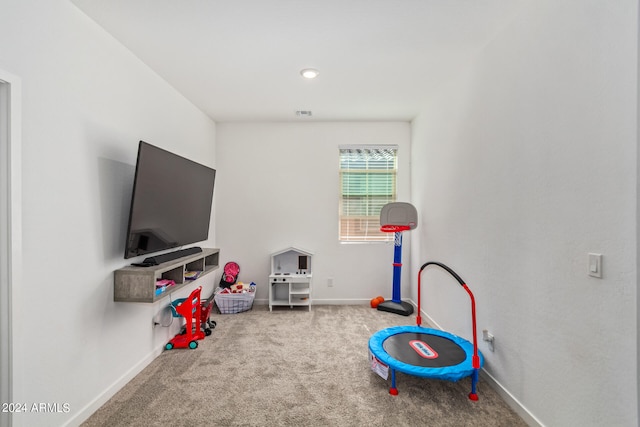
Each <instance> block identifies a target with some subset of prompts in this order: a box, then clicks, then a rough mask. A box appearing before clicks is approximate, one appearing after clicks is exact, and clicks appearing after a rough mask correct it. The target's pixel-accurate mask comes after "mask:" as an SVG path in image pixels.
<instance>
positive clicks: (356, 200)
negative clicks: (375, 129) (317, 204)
mask: <svg viewBox="0 0 640 427" xmlns="http://www.w3.org/2000/svg"><path fill="white" fill-rule="evenodd" d="M397 152H398V148H397V146H375V145H372V146H349V147H340V203H339V221H338V222H339V239H340V241H341V242H371V241H388V240H391V239H392V238H393V235H392V234H393V233H383V232H381V231H380V210H381V209H382V207H383V206H384V205H386V204H387V203H390V202H394V201H395V200H396V171H397V165H398V161H397Z"/></svg>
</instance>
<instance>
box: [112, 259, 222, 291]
mask: <svg viewBox="0 0 640 427" xmlns="http://www.w3.org/2000/svg"><path fill="white" fill-rule="evenodd" d="M219 255H220V249H213V248H203V249H202V252H199V253H197V254H193V255H188V256H184V257H182V258H177V259H175V260H172V261H168V262H165V263H162V264H158V265H154V266H150V267H136V266H133V265H130V266H127V267H124V268H121V269H119V270H116V271H115V273H114V278H113V281H114V283H113V300H114V301H122V302H156V301H159V300H161V299H163V298H165V297H167V296H168V295H169V294H170V293H171V292H175V291H177V290H178V289H181V288H183V287H185V286H188V285H190V284H193V283H195V282H197V281H198V280H200V279H201V278H202V277H204V276H206V275H208V274H212V273H214V272H215V270H216V269H217V268H218V267H219ZM187 271H201V273H200V275H199V276H198V278H197V279H195V280H190V279H186V278H185V273H186V272H187ZM160 279H167V280H173V281H174V282H175V285H174V286H170V287H168V288H166V290H165V291H164V292H161V293H158V294H157V293H156V281H157V280H160Z"/></svg>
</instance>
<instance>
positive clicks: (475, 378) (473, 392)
mask: <svg viewBox="0 0 640 427" xmlns="http://www.w3.org/2000/svg"><path fill="white" fill-rule="evenodd" d="M477 384H478V369H474V370H473V375H472V376H471V393H469V399H471V400H478V393H476V385H477Z"/></svg>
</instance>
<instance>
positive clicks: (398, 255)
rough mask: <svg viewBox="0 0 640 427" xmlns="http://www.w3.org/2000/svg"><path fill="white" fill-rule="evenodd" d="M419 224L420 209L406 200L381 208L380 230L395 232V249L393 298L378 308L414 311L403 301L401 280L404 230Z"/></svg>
mask: <svg viewBox="0 0 640 427" xmlns="http://www.w3.org/2000/svg"><path fill="white" fill-rule="evenodd" d="M417 226H418V211H416V208H415V207H414V206H413V205H412V204H410V203H405V202H394V203H388V204H386V205H384V206H383V207H382V209H381V210H380V231H382V232H384V233H395V239H394V251H393V295H392V298H391V300H386V301H384V302H382V303H380V304H378V310H381V311H388V312H391V313H396V314H401V315H403V316H408V315H410V314H412V313H413V305H411V304H410V303H408V302H406V301H402V299H401V297H400V293H401V290H400V280H401V272H402V232H403V231H408V230H413V229H414V228H416V227H417Z"/></svg>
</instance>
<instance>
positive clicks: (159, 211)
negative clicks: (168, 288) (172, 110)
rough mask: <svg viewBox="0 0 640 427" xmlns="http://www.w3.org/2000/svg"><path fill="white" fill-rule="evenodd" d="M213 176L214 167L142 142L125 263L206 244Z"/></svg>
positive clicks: (194, 249)
mask: <svg viewBox="0 0 640 427" xmlns="http://www.w3.org/2000/svg"><path fill="white" fill-rule="evenodd" d="M215 178H216V170H215V169H212V168H210V167H207V166H205V165H202V164H200V163H196V162H194V161H192V160H189V159H186V158H184V157H181V156H179V155H177V154H174V153H171V152H169V151H166V150H163V149H162V148H159V147H156V146H154V145H151V144H149V143H147V142H144V141H140V143H139V145H138V159H137V162H136V172H135V178H134V182H133V193H132V195H131V210H130V212H129V225H128V227H127V238H126V248H125V253H124V257H125V259H127V258H133V257H136V256H140V255H146V254H153V253H156V252H160V251H164V250H167V249H172V248H178V247H181V246H184V245H189V244H192V243H196V242H201V241H203V240H207V239H208V238H209V223H210V221H211V208H212V201H213V188H214V183H215ZM184 251H188V250H187V249H185V250H184ZM199 251H201V249H200V248H192V251H191V253H194V252H199ZM163 255H165V254H162V255H160V257H162V256H163ZM169 259H172V258H171V256H170V255H168V256H167V257H165V258H162V262H164V261H168V260H169ZM157 263H158V262H155V260H154V257H151V258H148V259H145V260H144V262H143V263H142V264H150V265H153V264H157Z"/></svg>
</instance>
